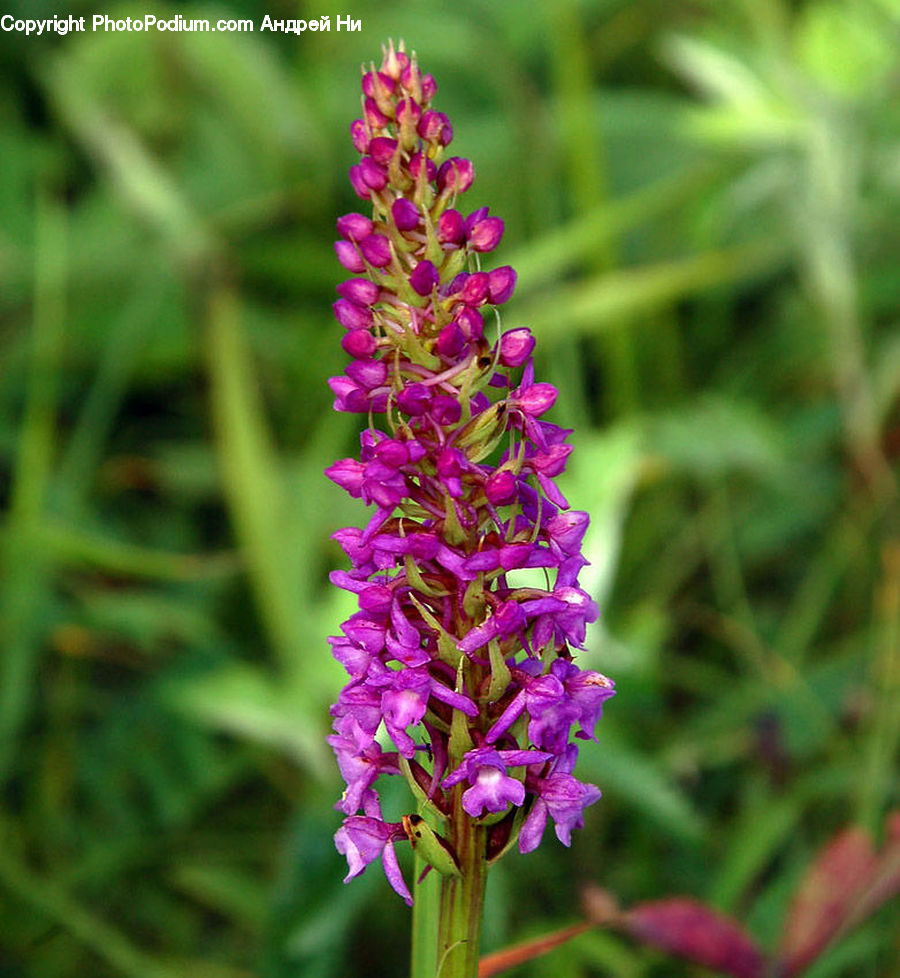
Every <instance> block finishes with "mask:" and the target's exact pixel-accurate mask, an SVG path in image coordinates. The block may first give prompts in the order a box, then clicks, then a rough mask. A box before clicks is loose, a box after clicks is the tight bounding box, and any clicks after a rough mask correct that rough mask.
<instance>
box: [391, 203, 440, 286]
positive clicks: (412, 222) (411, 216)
mask: <svg viewBox="0 0 900 978" xmlns="http://www.w3.org/2000/svg"><path fill="white" fill-rule="evenodd" d="M391 217H392V218H393V219H394V225H395V227H396V228H397V230H398V231H412V230H413V228H417V227H418V226H419V222H420V221H421V219H422V215H421V214H420V213H419V208H418V207H416V205H415V204H414V203H413V202H412V201H411V200H407V199H406V198H405V197H398V198H397V199H396V200H395V201H394V203H393V204H391ZM428 291H429V292H430V291H431V289H429V290H428Z"/></svg>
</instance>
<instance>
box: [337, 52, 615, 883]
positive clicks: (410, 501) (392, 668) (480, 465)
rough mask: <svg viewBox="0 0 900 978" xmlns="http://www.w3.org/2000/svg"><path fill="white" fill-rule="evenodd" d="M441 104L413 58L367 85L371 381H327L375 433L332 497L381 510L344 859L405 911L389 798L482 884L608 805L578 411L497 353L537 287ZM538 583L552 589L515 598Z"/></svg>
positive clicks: (352, 628)
mask: <svg viewBox="0 0 900 978" xmlns="http://www.w3.org/2000/svg"><path fill="white" fill-rule="evenodd" d="M435 92H436V85H435V83H434V79H433V78H431V76H430V75H425V74H423V73H422V72H421V71H420V70H419V68H418V65H417V64H416V61H415V58H410V57H408V56H407V55H406V53H405V52H404V51H403V50H402V48H401V49H400V50H395V49H394V47H393V46H389V47H388V48H387V50H386V51H385V56H384V60H383V61H382V64H381V66H380V68H378V69H377V70H376V69H375V68H374V66H373V67H372V68H371V70H370V71H368V72H366V73H365V75H364V77H363V96H364V101H363V117H362V118H360V119H358V120H357V121H356V122H354V123H353V125H352V126H351V136H352V140H353V145H354V147H355V148H356V149H357V151H358V152H359V153H360V156H361V158H360V161H359V162H358V163H356V164H355V165H354V166H353V167H351V170H350V182H351V184H352V187H353V189H354V190H355V192H356V194H357V195H358V196H359V197H360V198H361V199H362V200H364V201H366V202H367V203H368V204H369V205H371V216H369V215H368V214H360V213H351V214H347V215H345V216H343V217H341V218H339V220H338V222H337V229H338V234H339V235H340V240H339V241H338V242H337V244H336V253H337V256H338V259H339V261H340V263H341V264H342V265H343V266H344V267H345V268H346V269H347V270H348V271H349V272H350V273H351V274H352V276H353V277H351V278H349V279H347V280H346V281H345V282H343V283H342V284H341V285H339V286H338V289H337V291H338V294H339V296H340V298H339V299H338V301H337V302H336V303H335V304H334V315H335V318H336V319H337V321H338V322H339V323H340V325H341V326H342V327H343V328H344V330H345V333H344V335H343V339H342V340H341V344H342V346H343V348H344V350H345V351H346V352H347V354H348V355H349V357H350V362H349V363H348V364H347V367H346V369H345V372H344V373H343V374H342V375H341V376H339V377H332V378H331V380H330V381H329V384H330V386H331V389H332V391H333V392H334V395H335V402H334V404H335V408H336V409H337V410H339V411H347V412H351V413H355V414H360V415H363V416H365V417H367V418H368V420H369V423H368V425H367V427H366V428H365V430H364V432H363V434H362V436H361V445H360V452H359V456H358V457H354V458H343V459H339V460H338V461H336V462H335V463H334V464H333V465H331V466H330V467H329V468H328V469H327V470H326V472H327V475H328V477H329V478H330V479H331V480H332V481H333V482H335V483H336V484H337V485H339V486H340V487H341V488H342V489H344V490H345V491H346V492H348V493H349V494H350V495H351V496H352V497H354V498H356V499H359V500H361V501H362V502H363V503H364V504H366V505H368V506H370V507H372V511H371V514H370V518H369V520H368V523H367V525H366V526H365V527H364V528H353V527H351V528H347V529H344V530H339V531H338V532H337V533H335V534H334V538H335V539H336V540H337V541H338V543H339V544H340V546H341V547H342V548H343V550H344V551H345V553H346V554H347V556H348V558H349V559H350V563H351V567H350V569H349V571H343V570H342V571H335V572H333V573H332V575H331V579H332V581H333V582H334V583H335V584H336V585H337V586H339V587H341V588H344V589H346V590H347V591H349V592H351V593H352V594H354V595H355V596H356V600H357V603H358V610H357V611H356V612H355V613H354V614H353V615H351V616H350V617H349V618H348V620H347V621H346V622H344V624H343V626H342V632H343V634H342V635H339V636H335V637H333V638H332V639H331V646H332V651H333V654H334V656H335V658H336V659H337V660H338V661H339V662H340V663H341V664H342V665H343V666H344V667H345V669H346V670H347V673H348V675H349V681H348V683H347V686H346V687H345V688H344V690H343V691H342V692H341V694H340V696H339V698H338V700H337V702H336V703H335V704H334V706H333V707H332V710H331V714H332V718H333V722H334V734H333V735H332V736H331V737H330V739H329V742H330V743H331V745H332V747H333V748H334V750H335V753H336V756H337V759H338V764H339V766H340V769H341V773H342V775H343V776H344V779H345V781H346V783H347V788H346V790H345V792H344V795H343V797H342V799H341V801H340V802H339V804H338V806H337V807H338V808H339V809H340V810H341V811H342V812H343V813H344V815H345V816H346V818H345V821H344V824H343V826H342V828H341V829H340V830H339V831H338V833H337V836H336V843H337V846H338V849H339V850H340V851H341V852H342V853H344V854H345V855H346V856H347V860H348V864H349V868H350V871H349V874H348V877H347V878H348V879H350V878H352V877H353V876H356V875H358V874H359V873H360V872H362V870H363V869H364V868H365V866H367V865H368V864H369V863H370V862H373V861H374V860H376V859H379V858H380V859H381V860H382V862H383V864H384V867H385V872H386V874H387V877H388V879H389V880H390V882H391V885H392V886H393V887H394V889H395V890H397V892H398V893H399V894H400V895H401V896H402V897H403V898H404V899H405V900H408V899H409V891H408V889H407V887H406V884H405V882H404V881H403V878H402V876H401V875H400V871H399V868H398V864H397V859H396V854H395V852H394V843H395V842H396V841H398V840H403V839H406V838H409V840H410V841H411V842H412V843H413V844H414V845H424V844H425V843H421V842H420V837H419V836H418V835H414V834H413V833H412V831H411V830H410V828H409V826H411V825H413V822H412V821H411V818H410V817H405V818H404V821H403V822H401V823H391V822H385V821H384V819H383V818H382V816H381V811H380V807H379V802H378V784H379V779H380V778H381V777H382V776H397V775H400V776H403V777H405V778H406V779H407V780H408V781H409V783H410V787H411V788H412V790H413V791H414V792H415V793H416V796H417V797H418V798H419V800H420V801H423V800H424V803H425V804H426V805H427V806H429V807H430V808H431V811H432V813H433V815H434V816H435V820H436V821H441V822H442V824H445V825H446V834H447V838H446V839H444V838H443V837H437V838H438V841H434V840H432V842H431V843H429V844H430V845H432V848H431V849H430V850H423V849H419V850H418V851H420V852H423V853H425V856H426V859H427V860H428V861H429V862H430V863H431V865H433V866H434V867H435V868H436V869H437V870H438V871H439V872H447V873H451V874H452V873H454V872H458V871H460V867H462V871H463V872H465V871H466V870H465V866H466V865H470V864H471V860H472V859H473V858H474V859H476V860H479V859H480V860H481V862H482V863H484V861H485V860H486V859H487V858H488V852H489V851H494V850H499V849H501V848H505V847H506V844H507V843H508V842H509V841H514V839H515V832H517V831H519V826H521V831H520V834H519V840H518V841H519V848H520V849H521V850H522V851H523V852H528V851H531V850H532V849H534V848H535V847H536V846H537V845H538V844H539V842H540V840H541V837H542V835H543V832H544V828H545V826H546V822H547V819H548V818H551V819H552V820H553V822H554V824H555V827H556V834H557V837H558V838H559V839H560V841H562V842H563V843H564V844H566V845H568V844H569V842H570V840H571V831H572V829H573V828H578V827H580V826H581V825H582V824H583V812H584V808H585V807H586V806H587V805H589V804H591V803H592V802H594V801H596V799H597V798H599V797H600V792H599V790H598V789H597V788H596V787H594V786H593V785H588V784H583V783H582V782H580V781H578V780H577V779H576V778H575V776H574V774H573V770H574V765H575V759H576V757H577V754H578V749H577V747H576V746H575V745H574V744H572V743H570V740H571V737H572V736H573V734H574V736H576V737H579V738H581V739H594V738H595V726H596V723H597V720H598V719H599V717H600V715H601V712H602V707H603V703H604V702H605V701H606V700H607V699H608V698H609V697H610V696H612V694H613V691H614V690H613V684H612V682H611V681H610V680H609V679H607V678H606V677H605V676H602V675H600V674H599V673H597V672H594V671H590V670H583V669H581V668H580V667H579V666H578V665H576V663H575V661H574V658H573V649H579V648H582V647H583V645H584V641H585V635H586V628H587V626H588V624H590V623H591V622H593V621H594V620H595V619H596V617H597V614H598V609H597V606H596V604H595V603H594V601H593V600H592V598H591V596H590V595H589V594H588V593H587V592H586V591H584V590H583V589H582V588H581V587H580V586H579V583H578V574H579V572H580V570H581V569H582V567H583V566H584V564H585V560H584V558H583V557H582V556H581V552H580V548H581V542H582V539H583V537H584V534H585V531H586V529H587V523H588V517H587V514H586V513H582V512H577V511H570V510H569V509H568V502H567V501H566V499H565V497H564V496H563V494H562V493H561V492H560V490H559V488H558V487H557V485H556V482H555V480H556V478H557V477H558V476H560V475H561V474H562V472H563V471H564V469H565V466H566V462H567V459H568V456H569V453H570V451H571V446H570V445H569V444H568V443H567V439H568V436H569V435H570V434H571V432H569V431H567V430H565V429H563V428H560V427H558V426H557V425H555V424H552V423H551V422H549V421H546V420H544V418H545V415H546V414H547V413H548V412H549V411H550V410H551V409H552V408H553V405H554V403H555V401H556V398H557V391H556V388H554V387H553V385H552V384H548V383H545V382H541V381H539V380H536V378H535V372H534V363H533V360H532V354H533V351H534V347H535V340H534V336H533V335H532V333H531V331H530V330H529V329H528V328H527V327H525V326H517V327H516V328H514V329H510V330H507V331H505V332H503V331H502V330H498V333H497V335H494V336H493V337H490V338H489V336H488V335H486V331H487V333H490V332H491V331H492V329H493V323H495V322H499V307H500V306H502V305H503V304H504V303H505V302H506V301H507V300H508V299H509V298H510V297H511V295H512V293H513V290H514V289H515V285H516V273H515V271H514V269H512V268H511V267H510V266H508V265H506V266H499V267H495V268H488V267H487V265H488V264H489V261H488V256H489V255H490V253H491V252H492V251H493V250H494V249H495V248H496V247H497V246H498V245H499V244H500V242H501V239H502V238H503V234H504V230H505V225H504V222H503V221H502V219H501V218H499V217H496V216H494V215H491V214H490V213H489V211H488V208H487V207H484V206H482V207H478V208H476V209H475V210H471V211H469V212H468V213H467V211H466V208H465V207H464V205H463V202H462V195H463V194H464V193H465V192H466V191H467V190H469V188H470V187H471V186H472V184H473V181H474V179H475V171H474V168H473V166H472V163H471V162H470V161H469V160H466V159H463V158H461V157H456V156H451V157H449V158H447V156H446V147H447V146H448V144H449V143H450V142H451V140H452V137H453V129H452V126H451V124H450V121H449V120H448V119H447V117H446V116H445V115H443V114H442V113H440V112H438V111H436V110H435V109H434V108H432V105H431V100H432V98H433V97H434V95H435ZM482 263H484V265H485V267H484V268H482ZM486 324H491V326H490V328H489V327H488V326H486ZM535 568H541V569H543V572H544V575H545V580H546V584H544V585H543V586H522V585H521V584H520V583H518V582H517V579H516V576H515V575H516V574H517V572H519V571H520V570H522V569H525V570H528V569H535ZM538 579H539V578H538ZM360 811H362V812H363V814H359V812H360ZM460 820H473V822H474V825H475V826H476V827H478V829H479V831H481V832H482V834H481V835H473V834H472V833H468V834H467V835H466V837H467V838H469V839H471V838H476V837H477V838H479V839H481V840H482V841H481V842H480V843H478V844H479V845H481V847H482V848H481V851H480V852H477V853H475V854H474V856H473V854H472V853H471V852H470V853H469V854H468V855H467V856H466V857H465V858H463V857H464V855H465V854H463V853H462V852H456V851H455V850H454V846H455V845H456V844H457V843H456V840H457V829H458V828H459V822H460ZM419 822H421V819H419ZM416 824H418V823H416ZM442 831H443V830H442ZM459 838H462V835H460V836H459ZM428 852H430V853H431V856H428V855H427V853H428ZM466 859H468V860H469V863H468V864H467V862H466Z"/></svg>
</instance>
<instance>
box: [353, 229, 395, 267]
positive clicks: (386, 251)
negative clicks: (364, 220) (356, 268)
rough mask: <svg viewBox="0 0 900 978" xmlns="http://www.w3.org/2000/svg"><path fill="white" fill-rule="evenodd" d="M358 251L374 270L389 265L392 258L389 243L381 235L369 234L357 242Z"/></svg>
mask: <svg viewBox="0 0 900 978" xmlns="http://www.w3.org/2000/svg"><path fill="white" fill-rule="evenodd" d="M359 250H360V251H361V252H362V256H363V258H365V260H366V261H367V262H368V263H369V264H370V265H374V266H375V268H384V267H385V266H387V265H390V263H391V260H392V258H393V257H394V256H393V252H392V251H391V242H390V240H389V239H388V238H386V237H385V236H384V235H383V234H370V235H369V236H368V238H363V239H362V241H360V242H359Z"/></svg>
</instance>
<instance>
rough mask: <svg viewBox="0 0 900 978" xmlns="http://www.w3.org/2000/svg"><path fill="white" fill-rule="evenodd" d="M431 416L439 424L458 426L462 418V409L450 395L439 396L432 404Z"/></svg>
mask: <svg viewBox="0 0 900 978" xmlns="http://www.w3.org/2000/svg"><path fill="white" fill-rule="evenodd" d="M431 414H432V417H433V418H434V420H435V421H437V423H438V424H456V422H457V421H459V419H460V418H461V417H462V407H461V406H460V403H459V401H458V400H457V399H456V398H455V397H451V395H450V394H438V395H437V397H435V398H434V400H432V402H431Z"/></svg>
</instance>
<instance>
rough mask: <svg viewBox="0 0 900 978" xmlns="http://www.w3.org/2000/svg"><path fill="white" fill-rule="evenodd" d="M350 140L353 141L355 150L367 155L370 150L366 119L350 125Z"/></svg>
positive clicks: (355, 121) (357, 120)
mask: <svg viewBox="0 0 900 978" xmlns="http://www.w3.org/2000/svg"><path fill="white" fill-rule="evenodd" d="M350 138H351V140H352V141H353V148H354V149H355V150H356V151H357V152H358V153H365V152H367V151H368V149H369V134H368V132H367V131H366V123H365V120H364V119H355V120H354V121H353V122H351V123H350Z"/></svg>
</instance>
